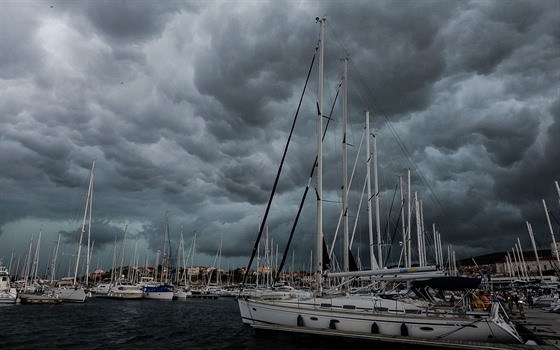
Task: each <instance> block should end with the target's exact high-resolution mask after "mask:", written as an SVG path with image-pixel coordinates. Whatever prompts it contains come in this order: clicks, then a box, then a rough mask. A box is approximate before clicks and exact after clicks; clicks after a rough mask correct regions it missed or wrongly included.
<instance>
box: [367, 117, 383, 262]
mask: <svg viewBox="0 0 560 350" xmlns="http://www.w3.org/2000/svg"><path fill="white" fill-rule="evenodd" d="M369 134H370V131H369V111H366V159H367V165H366V181H367V198H368V199H367V213H368V233H369V260H370V266H371V269H372V270H373V269H377V268H379V265H381V260H380V261H379V265H378V264H377V261H376V260H375V254H374V253H373V245H374V244H373V219H372V217H371V175H370V163H371V158H372V152H371V148H370V145H369ZM373 137H374V140H375V135H373Z"/></svg>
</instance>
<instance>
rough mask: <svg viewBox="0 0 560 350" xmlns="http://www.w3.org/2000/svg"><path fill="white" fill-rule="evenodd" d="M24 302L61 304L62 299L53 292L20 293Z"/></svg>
mask: <svg viewBox="0 0 560 350" xmlns="http://www.w3.org/2000/svg"><path fill="white" fill-rule="evenodd" d="M19 299H20V302H21V303H22V304H61V303H62V300H60V299H58V298H57V297H55V296H54V295H52V294H20V295H19Z"/></svg>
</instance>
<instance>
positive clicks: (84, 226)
mask: <svg viewBox="0 0 560 350" xmlns="http://www.w3.org/2000/svg"><path fill="white" fill-rule="evenodd" d="M94 167H95V160H93V163H92V165H91V171H90V174H89V184H88V192H87V198H86V207H85V208H84V220H83V222H82V230H81V232H80V242H79V243H78V255H77V257H76V269H75V270H74V285H76V283H77V278H78V269H79V267H80V254H81V252H82V241H83V239H84V233H85V229H86V222H87V215H88V209H89V206H90V197H91V191H92V190H93V169H94ZM88 253H89V246H88Z"/></svg>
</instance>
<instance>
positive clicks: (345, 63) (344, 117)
mask: <svg viewBox="0 0 560 350" xmlns="http://www.w3.org/2000/svg"><path fill="white" fill-rule="evenodd" d="M347 74H348V58H347V57H345V58H343V59H342V218H343V221H342V230H343V231H342V232H343V248H342V249H343V252H342V254H343V257H344V259H343V264H342V267H343V271H345V272H348V271H350V257H349V249H350V248H349V245H348V239H349V238H348V188H347V186H348V159H347V158H348V157H347V156H348V154H347V152H348V147H347V146H348V145H347V143H346V126H347V123H348V76H347Z"/></svg>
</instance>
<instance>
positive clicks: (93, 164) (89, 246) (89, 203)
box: [86, 159, 95, 286]
mask: <svg viewBox="0 0 560 350" xmlns="http://www.w3.org/2000/svg"><path fill="white" fill-rule="evenodd" d="M94 168H95V159H94V160H93V163H92V165H91V176H90V180H89V181H90V185H89V195H88V212H89V215H88V216H89V219H88V244H87V246H88V250H87V257H86V286H87V285H88V283H89V265H90V259H91V249H92V248H93V247H91V210H92V205H93V174H94V172H93V171H94Z"/></svg>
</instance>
